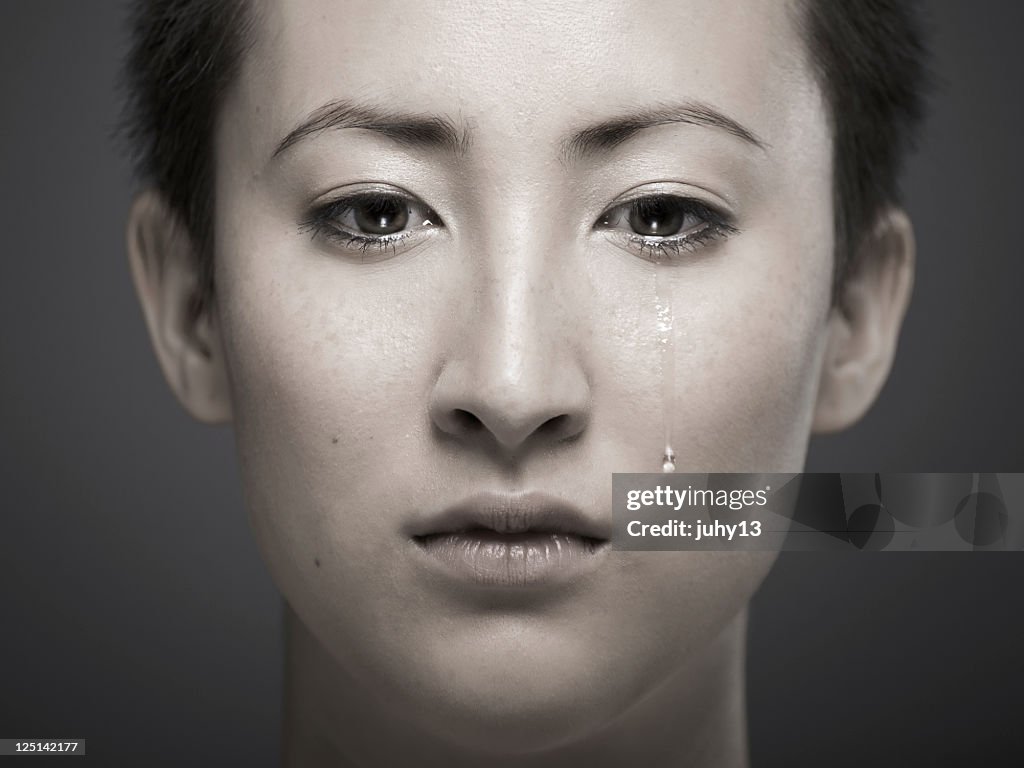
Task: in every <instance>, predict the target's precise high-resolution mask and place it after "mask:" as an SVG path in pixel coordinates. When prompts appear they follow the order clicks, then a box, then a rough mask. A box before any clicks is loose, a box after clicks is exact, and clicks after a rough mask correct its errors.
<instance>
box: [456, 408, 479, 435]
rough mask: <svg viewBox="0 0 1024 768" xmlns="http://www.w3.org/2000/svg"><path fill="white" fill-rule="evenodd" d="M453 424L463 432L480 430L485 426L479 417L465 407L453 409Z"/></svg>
mask: <svg viewBox="0 0 1024 768" xmlns="http://www.w3.org/2000/svg"><path fill="white" fill-rule="evenodd" d="M452 422H453V426H454V427H455V428H456V429H458V430H459V431H462V432H479V431H480V430H482V429H483V428H484V423H483V422H482V421H480V419H479V417H477V416H476V415H474V414H472V413H470V412H469V411H467V410H464V409H463V408H456V409H455V410H453V411H452Z"/></svg>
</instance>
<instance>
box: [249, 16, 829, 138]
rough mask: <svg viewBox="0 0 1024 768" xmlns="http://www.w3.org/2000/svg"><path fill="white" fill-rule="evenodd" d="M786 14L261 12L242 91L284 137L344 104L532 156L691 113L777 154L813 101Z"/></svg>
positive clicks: (794, 31) (799, 45) (803, 59)
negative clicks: (392, 113) (707, 114)
mask: <svg viewBox="0 0 1024 768" xmlns="http://www.w3.org/2000/svg"><path fill="white" fill-rule="evenodd" d="M790 6H791V4H790V3H789V2H787V0H716V1H715V2H706V0H642V1H641V0H579V1H577V0H572V1H563V2H538V1H537V0H534V1H533V2H531V1H530V0H503V1H502V2H500V3H498V2H494V3H491V2H487V3H482V2H479V0H471V1H466V0H419V1H418V2H403V1H402V0H376V1H375V2H373V3H366V2H351V1H346V0H264V1H263V2H260V3H258V4H257V12H256V14H255V16H256V19H257V24H256V29H257V34H256V40H255V44H254V46H253V49H252V51H251V54H250V55H249V56H248V57H247V58H246V61H245V62H244V63H243V69H242V76H241V78H240V80H241V83H240V87H241V90H242V92H243V98H244V101H245V102H246V103H247V105H248V106H249V107H250V108H251V109H254V110H255V111H256V112H260V113H262V118H263V119H262V120H261V121H260V122H261V123H265V124H268V125H269V127H271V128H272V129H273V130H272V132H273V133H275V134H276V135H277V138H280V135H281V133H282V131H283V132H287V129H288V128H289V127H290V125H289V124H290V123H292V122H294V120H295V119H296V118H297V117H300V116H304V115H307V114H309V113H310V112H311V111H313V110H315V109H317V108H319V107H320V106H322V105H323V104H325V103H328V102H330V101H332V100H337V99H339V98H346V99H357V100H360V101H367V102H372V103H383V104H386V105H392V106H396V107H400V108H402V109H405V110H409V111H416V112H421V113H442V114H445V115H449V116H453V117H455V118H456V119H457V120H458V121H459V122H460V123H462V124H465V125H468V126H470V127H471V128H474V129H478V132H480V133H483V134H485V135H494V136H500V137H502V138H504V139H525V140H528V141H529V140H532V139H539V138H542V137H544V136H546V133H547V132H548V131H561V130H563V129H564V128H565V124H566V123H567V122H569V121H584V122H585V121H587V120H588V119H593V118H600V117H605V116H607V115H609V114H615V113H616V112H620V111H622V110H626V109H634V108H638V107H640V108H642V107H648V106H651V105H657V104H665V103H678V102H680V101H683V100H686V101H695V102H700V103H706V104H710V105H712V106H714V107H715V108H716V109H719V110H721V111H723V112H725V113H727V114H729V115H730V116H731V117H732V118H734V119H736V120H738V121H739V122H741V123H742V124H743V125H745V126H747V127H749V128H751V129H752V130H753V131H754V132H755V133H757V134H758V135H759V136H761V137H763V138H765V139H766V140H767V142H768V143H769V144H772V143H774V139H775V138H776V137H783V136H786V135H791V134H792V132H793V129H794V127H795V126H794V125H793V123H794V121H795V120H799V119H801V117H805V115H801V110H800V109H799V108H798V107H799V106H800V105H806V104H807V103H808V99H807V96H808V92H809V91H812V90H815V89H814V88H813V85H812V83H811V78H810V74H809V69H808V67H807V65H806V63H805V62H806V56H805V54H804V50H803V45H802V43H801V41H800V39H799V36H798V33H797V26H796V23H795V16H794V14H795V11H794V9H793V8H791V7H790ZM803 111H804V112H806V111H807V110H806V109H804V110H803ZM267 138H268V141H269V140H271V139H270V137H269V136H268V137H267Z"/></svg>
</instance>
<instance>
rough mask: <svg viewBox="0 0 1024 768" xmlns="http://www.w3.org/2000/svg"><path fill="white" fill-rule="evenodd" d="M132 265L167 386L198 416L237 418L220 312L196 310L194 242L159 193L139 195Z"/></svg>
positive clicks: (132, 226) (130, 240) (132, 219)
mask: <svg viewBox="0 0 1024 768" xmlns="http://www.w3.org/2000/svg"><path fill="white" fill-rule="evenodd" d="M127 247H128V261H129V265H130V267H131V272H132V279H133V282H134V283H135V290H136V293H137V294H138V297H139V302H140V303H141V305H142V311H143V314H144V316H145V318H146V326H147V327H148V329H149V335H150V340H151V341H152V342H153V349H154V351H155V352H156V356H157V360H158V362H159V363H160V368H161V370H162V371H163V374H164V377H165V378H166V379H167V383H168V384H169V385H170V387H171V390H172V391H173V392H174V394H175V395H176V396H177V398H178V400H179V401H180V402H181V404H182V406H184V408H185V410H187V411H188V412H189V413H190V414H191V415H192V416H193V417H194V418H196V419H198V420H199V421H203V422H207V423H212V424H216V423H223V422H226V421H229V420H230V419H231V397H230V389H229V386H228V376H227V365H226V360H225V357H224V348H223V342H222V339H221V334H220V327H219V324H218V322H217V314H216V310H215V308H213V307H211V308H208V309H207V310H206V311H204V312H203V313H202V314H201V315H199V316H198V317H197V316H195V313H194V312H193V311H192V306H193V303H194V301H195V297H196V295H197V292H198V291H199V287H200V281H199V268H198V260H197V258H196V253H195V250H194V246H193V243H192V239H191V238H190V237H189V235H188V233H187V232H186V231H185V228H184V226H183V225H182V224H181V223H180V221H179V219H178V217H177V215H176V214H175V213H174V212H173V211H172V210H171V209H170V208H169V207H168V205H167V204H166V202H165V201H164V199H163V197H162V196H161V195H160V194H159V193H158V192H157V191H156V190H153V189H149V190H146V191H144V192H142V193H140V194H139V195H138V197H136V199H135V201H134V203H133V204H132V208H131V212H130V214H129V217H128V229H127Z"/></svg>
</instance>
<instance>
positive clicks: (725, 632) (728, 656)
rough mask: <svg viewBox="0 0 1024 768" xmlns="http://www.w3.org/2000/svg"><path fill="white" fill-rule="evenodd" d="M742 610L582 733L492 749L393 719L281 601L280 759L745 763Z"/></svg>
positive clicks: (526, 766) (527, 764) (502, 765)
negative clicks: (544, 746)
mask: <svg viewBox="0 0 1024 768" xmlns="http://www.w3.org/2000/svg"><path fill="white" fill-rule="evenodd" d="M746 619H747V614H746V610H743V611H741V612H740V613H739V614H737V615H736V617H735V618H734V619H733V620H732V621H731V622H730V623H728V624H727V625H726V626H725V627H724V628H723V629H722V631H721V633H720V634H719V636H718V637H717V638H716V639H715V640H714V641H713V642H711V643H710V644H709V645H708V646H706V648H705V649H704V650H703V651H702V652H700V653H698V654H696V655H694V656H693V657H691V658H690V659H689V660H688V661H687V662H686V664H685V665H683V666H682V667H681V668H680V669H678V670H676V671H674V672H673V673H671V674H670V675H669V676H668V677H667V678H666V680H665V681H664V682H663V683H662V684H661V685H660V686H659V687H658V688H656V689H655V690H654V691H652V692H650V693H649V694H647V695H646V696H645V697H643V698H642V699H641V700H640V701H638V702H636V703H634V704H633V705H632V706H631V707H629V708H628V709H627V710H626V711H625V712H623V713H622V714H621V715H620V716H619V717H617V718H615V720H613V721H612V722H610V723H607V724H605V725H604V726H603V727H601V728H599V729H597V730H596V731H595V732H594V733H592V734H591V735H590V736H588V737H586V738H584V739H582V740H580V741H578V742H575V743H573V744H570V745H568V746H564V747H560V748H558V749H555V750H551V751H548V752H544V753H529V754H520V755H508V756H502V755H495V754H482V753H480V752H476V751H471V750H466V749H464V748H462V747H460V745H458V744H452V743H450V742H446V741H441V740H439V739H437V738H436V737H434V736H433V735H432V734H430V733H428V732H425V731H423V730H421V729H419V728H418V727H417V726H416V724H414V723H411V722H408V721H404V720H402V719H401V718H397V717H395V715H394V714H393V712H392V710H391V709H390V708H389V707H388V706H387V704H386V703H385V702H381V701H379V700H378V698H377V697H376V695H375V693H374V691H370V690H366V689H365V687H364V686H362V685H361V684H360V683H357V682H356V681H355V680H353V679H352V678H351V676H349V675H348V674H346V673H345V671H344V669H343V668H342V666H341V665H339V664H338V663H337V662H336V661H335V660H334V659H333V657H332V656H331V654H330V653H329V652H328V651H327V649H326V648H324V647H323V645H322V644H321V643H320V642H319V641H318V640H317V639H316V638H315V637H314V636H313V635H312V634H311V633H310V632H309V630H308V628H307V627H306V626H305V624H304V623H303V622H302V621H301V620H300V619H299V618H298V617H297V616H296V615H295V614H294V612H293V611H292V610H291V608H290V607H289V606H288V605H287V604H286V605H285V638H286V641H285V701H284V713H285V714H284V743H283V754H284V765H285V766H287V768H300V767H301V768H320V766H331V768H341V767H343V766H359V767H360V768H372V766H381V765H417V766H424V767H425V768H426V767H428V766H442V765H443V766H452V767H453V768H454V767H457V766H479V765H490V766H496V767H499V768H549V766H561V767H563V768H564V767H565V766H576V765H586V766H593V767H594V768H600V767H601V766H620V765H647V766H651V767H652V768H675V767H677V766H687V768H705V767H707V768H710V767H711V766H715V767H716V768H746V766H747V765H748V760H747V735H746V715H745V697H744V658H745V652H746Z"/></svg>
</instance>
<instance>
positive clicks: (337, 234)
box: [303, 190, 442, 252]
mask: <svg viewBox="0 0 1024 768" xmlns="http://www.w3.org/2000/svg"><path fill="white" fill-rule="evenodd" d="M440 226H442V223H441V219H440V217H439V216H438V215H437V214H436V213H435V212H434V211H433V210H431V208H430V207H429V206H427V205H425V204H424V203H422V202H420V201H419V200H416V199H415V198H412V197H409V196H407V195H404V194H398V193H397V192H391V191H384V190H366V191H360V192H354V193H352V194H349V195H345V196H342V197H338V198H336V199H334V200H331V201H329V202H327V203H323V204H321V205H320V206H318V207H317V208H316V209H314V211H313V212H312V215H311V216H310V218H309V219H308V220H307V221H306V222H305V223H304V224H303V229H304V230H306V231H311V232H312V233H313V236H314V237H322V238H324V239H325V240H327V241H328V242H330V243H332V244H335V245H339V246H341V247H343V248H349V249H356V250H360V251H362V252H365V251H366V250H367V249H369V248H378V249H381V250H384V249H386V248H390V249H392V251H396V249H397V247H398V245H399V243H406V241H408V240H409V239H410V238H415V237H417V236H418V235H420V234H422V233H424V232H425V230H430V229H431V228H434V227H440ZM410 244H411V243H410Z"/></svg>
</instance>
